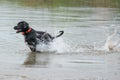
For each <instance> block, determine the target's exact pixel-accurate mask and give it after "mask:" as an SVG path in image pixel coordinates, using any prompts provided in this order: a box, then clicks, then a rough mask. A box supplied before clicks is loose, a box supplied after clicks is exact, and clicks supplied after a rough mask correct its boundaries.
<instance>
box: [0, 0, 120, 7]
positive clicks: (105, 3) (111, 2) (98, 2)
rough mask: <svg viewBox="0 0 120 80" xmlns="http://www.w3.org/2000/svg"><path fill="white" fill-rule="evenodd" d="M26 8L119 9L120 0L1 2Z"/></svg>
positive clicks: (16, 0)
mask: <svg viewBox="0 0 120 80" xmlns="http://www.w3.org/2000/svg"><path fill="white" fill-rule="evenodd" d="M1 1H7V2H11V3H16V4H19V5H21V6H28V7H59V6H69V7H70V6H75V7H111V8H114V7H119V8H120V0H1Z"/></svg>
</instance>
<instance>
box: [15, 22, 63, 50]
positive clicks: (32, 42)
mask: <svg viewBox="0 0 120 80" xmlns="http://www.w3.org/2000/svg"><path fill="white" fill-rule="evenodd" d="M14 29H15V30H17V32H16V33H19V32H23V33H24V38H25V42H26V43H27V45H28V46H29V48H30V49H31V51H32V52H36V45H37V44H39V43H44V44H49V42H52V41H53V39H55V38H57V37H60V36H61V35H63V33H64V31H60V34H59V35H57V36H55V37H53V36H51V35H50V34H49V33H46V32H43V31H36V30H34V29H32V28H31V31H30V32H27V31H28V30H29V29H30V27H29V24H28V23H27V22H25V21H21V22H19V23H18V24H17V26H15V27H14Z"/></svg>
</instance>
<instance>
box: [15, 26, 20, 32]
mask: <svg viewBox="0 0 120 80" xmlns="http://www.w3.org/2000/svg"><path fill="white" fill-rule="evenodd" d="M14 30H17V31H16V33H19V32H21V31H22V29H19V28H18V26H15V27H14Z"/></svg>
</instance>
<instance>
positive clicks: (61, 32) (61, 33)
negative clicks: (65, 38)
mask: <svg viewBox="0 0 120 80" xmlns="http://www.w3.org/2000/svg"><path fill="white" fill-rule="evenodd" d="M59 33H60V34H58V35H57V36H55V37H54V38H58V37H60V36H62V35H63V33H64V31H59ZM54 38H53V39H54Z"/></svg>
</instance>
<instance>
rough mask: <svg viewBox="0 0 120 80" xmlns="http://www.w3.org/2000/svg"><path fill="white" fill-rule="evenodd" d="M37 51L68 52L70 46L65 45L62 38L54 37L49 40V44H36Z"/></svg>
mask: <svg viewBox="0 0 120 80" xmlns="http://www.w3.org/2000/svg"><path fill="white" fill-rule="evenodd" d="M36 48H37V51H41V52H46V51H48V52H57V53H63V52H68V51H70V46H69V45H67V44H66V43H65V42H64V40H63V38H61V37H60V38H56V39H54V40H53V42H51V43H50V44H47V45H46V44H43V43H40V44H38V45H37V47H36Z"/></svg>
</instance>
